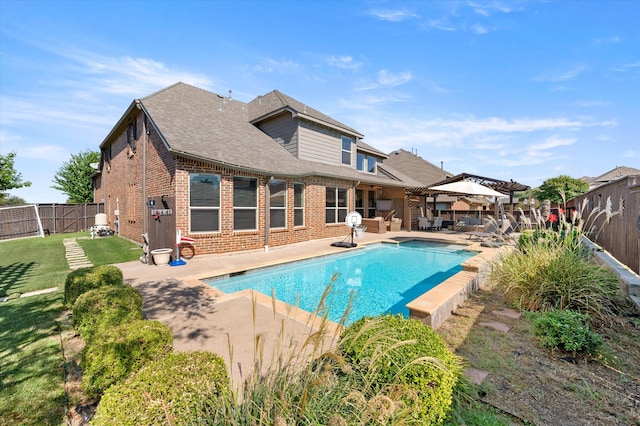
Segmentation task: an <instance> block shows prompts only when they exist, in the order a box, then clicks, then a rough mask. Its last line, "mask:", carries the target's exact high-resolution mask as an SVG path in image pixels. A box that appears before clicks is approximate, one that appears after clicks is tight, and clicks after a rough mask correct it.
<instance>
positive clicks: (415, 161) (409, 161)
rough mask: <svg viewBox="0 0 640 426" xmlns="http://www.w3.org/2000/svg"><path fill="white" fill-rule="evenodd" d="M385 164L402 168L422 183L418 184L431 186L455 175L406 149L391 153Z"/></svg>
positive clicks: (405, 172)
mask: <svg viewBox="0 0 640 426" xmlns="http://www.w3.org/2000/svg"><path fill="white" fill-rule="evenodd" d="M384 164H385V165H389V166H391V167H393V168H395V169H397V170H400V171H402V173H404V174H405V175H407V176H409V177H411V178H412V179H413V180H415V181H418V182H419V183H420V185H417V186H431V185H433V184H434V183H436V182H440V181H441V180H444V179H446V178H449V177H451V176H453V174H452V173H449V172H447V171H446V170H443V169H441V168H440V167H438V166H436V165H434V164H432V163H430V162H428V161H427V160H425V159H423V158H422V157H420V156H418V155H417V154H412V153H410V152H408V151H405V150H404V149H399V150H397V151H393V152H391V153H389V155H388V158H387V159H386V160H384Z"/></svg>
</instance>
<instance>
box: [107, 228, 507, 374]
mask: <svg viewBox="0 0 640 426" xmlns="http://www.w3.org/2000/svg"><path fill="white" fill-rule="evenodd" d="M406 238H421V239H422V238H425V239H430V240H434V241H440V242H447V243H459V244H467V245H469V247H470V248H473V249H474V250H485V252H486V251H488V252H489V253H487V254H489V255H490V256H492V255H493V253H495V251H496V250H495V249H481V248H480V246H479V244H478V243H472V242H470V241H469V238H468V235H464V234H461V233H456V232H451V231H441V232H418V231H413V232H406V231H400V232H387V233H384V234H372V233H365V234H364V235H363V236H362V237H361V238H357V239H356V240H355V242H356V243H358V246H359V247H361V246H364V245H366V244H371V243H376V242H381V241H393V242H397V241H398V240H402V239H406ZM341 240H342V239H336V238H332V239H323V240H317V241H310V242H304V243H299V244H294V245H289V246H283V247H271V248H270V249H269V250H268V251H264V250H259V251H250V252H239V253H230V254H217V255H201V256H198V255H196V256H195V257H194V258H193V259H191V260H188V261H187V264H186V265H182V266H162V267H159V266H152V265H146V264H143V263H140V262H137V261H136V262H128V263H121V264H117V265H116V266H117V267H119V268H120V269H121V270H122V272H123V275H124V281H125V283H128V284H131V285H132V286H134V287H135V288H137V289H138V290H139V291H140V292H141V293H142V295H143V300H144V308H143V309H144V314H145V317H146V318H147V319H155V320H159V321H161V322H163V323H164V324H166V325H167V326H169V327H170V329H171V331H172V333H173V339H174V347H175V349H176V350H178V351H190V350H207V351H211V352H214V353H217V354H219V355H220V356H222V357H223V358H224V359H225V361H226V363H227V365H228V366H229V368H230V373H231V376H232V379H233V381H234V384H235V385H236V386H238V385H240V384H241V383H242V381H243V380H244V379H245V378H247V377H249V374H250V373H251V371H253V368H254V366H255V362H256V360H257V359H262V360H264V362H265V364H264V366H266V367H268V366H269V364H270V362H271V360H272V359H273V354H274V353H277V352H282V353H284V354H285V356H289V355H291V356H300V355H301V354H304V353H305V352H306V350H303V346H305V344H304V342H305V341H306V340H307V338H308V337H309V336H310V335H311V333H313V332H315V331H317V330H318V329H319V328H322V329H323V330H324V331H326V332H327V335H326V336H325V338H324V339H323V345H324V347H325V348H327V347H329V346H331V345H332V344H333V343H335V339H334V336H335V335H337V328H336V324H334V323H331V322H328V321H321V320H320V319H319V318H318V317H316V316H314V315H311V314H309V313H308V312H305V311H302V310H298V309H296V308H294V307H291V306H289V305H286V304H284V303H282V302H278V301H273V300H272V299H271V298H270V297H268V296H264V295H262V294H259V293H257V292H252V291H251V290H247V291H243V292H238V293H234V294H229V295H226V294H223V293H220V292H218V291H217V290H215V289H214V288H212V287H210V286H208V285H206V284H204V283H203V282H202V281H201V279H203V278H209V277H213V276H218V275H226V274H233V273H236V272H241V271H245V270H247V269H253V268H259V267H265V266H270V265H274V264H279V263H283V262H290V261H296V260H302V259H306V258H310V257H316V256H320V255H325V254H331V253H338V252H344V251H345V250H354V249H345V248H340V247H333V246H331V243H333V242H336V241H341ZM357 249H358V248H355V250H357ZM477 257H478V256H477ZM481 257H482V258H486V256H481ZM474 259H475V258H474ZM472 261H473V259H472ZM482 261H484V260H482ZM321 324H322V325H321ZM256 336H259V337H256ZM283 348H284V349H283ZM282 349H283V350H282ZM307 349H308V347H307ZM274 351H275V352H274Z"/></svg>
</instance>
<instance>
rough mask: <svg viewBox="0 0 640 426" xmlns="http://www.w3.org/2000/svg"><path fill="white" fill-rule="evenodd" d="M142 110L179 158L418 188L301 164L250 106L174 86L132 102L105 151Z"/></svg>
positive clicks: (396, 179) (276, 95)
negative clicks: (258, 124) (259, 123)
mask: <svg viewBox="0 0 640 426" xmlns="http://www.w3.org/2000/svg"><path fill="white" fill-rule="evenodd" d="M261 98H262V99H265V98H266V99H270V100H271V101H273V103H271V104H270V105H271V107H270V108H265V109H264V111H266V110H267V109H271V110H272V111H274V110H273V108H272V107H274V106H277V105H279V104H278V102H279V101H282V100H284V101H286V104H287V105H289V106H291V105H293V107H295V108H299V107H300V106H301V105H302V104H301V103H299V102H297V101H295V100H294V99H292V98H290V97H288V96H286V95H284V94H282V93H280V92H277V91H274V92H271V93H270V94H269V95H266V96H263V97H261ZM254 102H256V100H254V101H252V103H254ZM258 104H259V103H258ZM254 106H255V104H254ZM138 107H139V108H141V109H142V110H143V111H144V112H145V113H146V115H147V116H148V117H149V120H150V121H151V125H152V126H153V127H155V129H156V130H157V131H158V133H159V134H160V136H161V137H162V139H163V142H164V143H165V145H166V146H167V148H168V149H169V151H170V152H172V153H173V154H175V155H178V156H183V157H186V158H193V159H197V160H201V161H205V162H210V163H215V164H220V165H222V166H225V167H229V168H232V169H239V170H245V171H250V172H255V173H259V174H271V175H276V176H289V177H303V176H325V177H333V178H339V179H346V180H352V181H356V182H363V183H369V184H376V185H388V186H397V187H408V186H414V185H415V184H416V182H415V181H413V180H412V179H411V178H409V177H406V176H404V175H403V174H402V173H400V172H396V171H393V170H392V169H390V168H389V170H388V171H387V170H385V168H384V167H382V168H379V172H378V174H371V173H365V172H360V171H358V170H356V169H354V168H351V167H346V166H340V165H330V164H323V163H318V162H313V161H307V160H300V159H298V158H297V157H295V156H294V155H292V154H291V153H290V152H289V151H287V150H286V149H285V148H283V147H282V146H281V145H280V144H278V143H277V142H276V141H275V140H273V139H272V138H271V137H270V136H268V135H267V134H266V133H264V132H263V131H262V130H260V129H259V128H257V127H256V126H254V125H253V124H252V121H251V120H250V110H251V108H250V107H249V105H248V104H245V103H243V102H240V101H237V100H234V99H230V98H227V97H224V96H221V95H218V94H215V93H212V92H209V91H206V90H203V89H199V88H197V87H194V86H191V85H188V84H184V83H176V84H174V85H172V86H169V87H167V88H165V89H162V90H160V91H158V92H156V93H153V94H151V95H149V96H146V97H144V98H141V99H139V100H136V101H134V102H133V103H132V104H131V106H130V107H129V108H128V109H127V111H126V112H125V114H124V115H123V117H122V118H121V119H120V121H119V122H118V123H117V124H116V126H115V127H114V128H113V129H112V130H111V132H110V133H109V135H108V136H107V138H106V139H105V140H104V141H103V142H102V144H101V145H100V147H101V148H104V147H106V146H108V145H110V144H111V143H113V141H114V140H115V138H116V137H117V134H118V131H121V129H122V128H123V125H125V123H126V122H127V120H130V118H129V114H133V113H134V112H135V111H136V110H137V109H138ZM254 111H255V110H254ZM306 114H308V115H307V117H310V116H313V117H314V118H316V119H317V120H319V119H321V118H322V120H323V121H324V122H326V123H330V122H331V124H332V125H334V126H338V125H339V126H341V128H343V127H344V130H345V131H346V130H349V131H351V132H352V133H353V132H355V130H353V129H350V128H348V127H347V126H344V125H342V124H340V123H339V122H338V121H336V120H333V119H331V118H329V117H327V116H325V115H324V114H321V113H319V112H317V111H315V110H312V109H311V108H309V107H306ZM309 114H310V115H309ZM119 129H120V130H119ZM355 133H357V132H355ZM355 133H354V134H355ZM357 134H358V135H359V136H358V137H360V136H361V135H360V134H359V133H357ZM405 179H406V181H405Z"/></svg>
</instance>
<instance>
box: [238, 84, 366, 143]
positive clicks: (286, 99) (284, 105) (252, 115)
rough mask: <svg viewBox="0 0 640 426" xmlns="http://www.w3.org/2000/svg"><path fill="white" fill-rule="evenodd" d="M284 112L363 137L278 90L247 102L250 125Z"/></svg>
mask: <svg viewBox="0 0 640 426" xmlns="http://www.w3.org/2000/svg"><path fill="white" fill-rule="evenodd" d="M284 110H289V111H291V112H293V113H295V114H297V115H298V116H300V117H303V118H307V119H311V120H313V121H316V122H320V123H322V124H324V125H326V126H329V127H337V128H339V129H342V130H343V131H345V132H346V133H350V134H352V135H354V136H357V137H360V138H362V137H363V135H362V134H361V133H360V132H358V131H357V130H355V129H353V128H351V127H349V126H347V125H345V124H343V123H341V122H339V121H338V120H334V119H333V118H331V117H329V116H328V115H326V114H323V113H321V112H320V111H318V110H316V109H313V108H311V107H310V106H308V105H306V104H304V103H302V102H300V101H297V100H296V99H293V98H292V97H290V96H287V95H285V94H284V93H282V92H280V91H278V90H274V91H272V92H269V93H267V94H266V95H263V96H258V97H257V98H255V99H254V100H252V101H251V102H249V121H251V123H255V122H257V121H260V120H262V119H263V118H266V117H268V116H270V115H273V114H277V113H278V112H281V111H284Z"/></svg>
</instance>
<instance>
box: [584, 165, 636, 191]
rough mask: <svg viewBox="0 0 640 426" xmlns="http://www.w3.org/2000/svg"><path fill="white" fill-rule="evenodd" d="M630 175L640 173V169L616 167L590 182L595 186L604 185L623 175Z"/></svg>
mask: <svg viewBox="0 0 640 426" xmlns="http://www.w3.org/2000/svg"><path fill="white" fill-rule="evenodd" d="M629 175H640V170H639V169H634V168H633V167H627V166H618V167H616V168H615V169H613V170H609V171H608V172H606V173H604V174H602V175H600V176H598V177H595V178H592V179H589V180H588V182H589V183H590V184H591V186H592V187H593V186H598V185H602V184H605V183H608V182H611V181H614V180H618V179H622V178H623V177H625V176H629Z"/></svg>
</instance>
